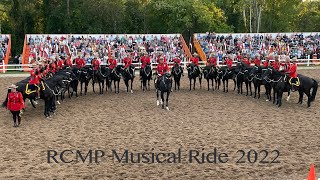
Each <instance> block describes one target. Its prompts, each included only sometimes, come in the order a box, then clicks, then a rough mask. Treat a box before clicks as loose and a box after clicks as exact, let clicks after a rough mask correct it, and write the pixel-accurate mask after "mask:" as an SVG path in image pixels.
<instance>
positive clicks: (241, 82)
mask: <svg viewBox="0 0 320 180" xmlns="http://www.w3.org/2000/svg"><path fill="white" fill-rule="evenodd" d="M242 86H243V81H242V80H241V81H240V88H241V89H240V91H241V94H242V93H243V89H242Z"/></svg>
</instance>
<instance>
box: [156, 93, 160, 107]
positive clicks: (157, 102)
mask: <svg viewBox="0 0 320 180" xmlns="http://www.w3.org/2000/svg"><path fill="white" fill-rule="evenodd" d="M156 93H157V106H159V104H160V103H159V90H158V89H156Z"/></svg>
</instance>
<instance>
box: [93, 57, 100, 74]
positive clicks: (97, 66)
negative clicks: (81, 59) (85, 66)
mask: <svg viewBox="0 0 320 180" xmlns="http://www.w3.org/2000/svg"><path fill="white" fill-rule="evenodd" d="M92 61H93V63H92V66H93V70H94V71H98V70H99V69H100V61H99V60H97V59H96V58H94V59H93V60H92Z"/></svg>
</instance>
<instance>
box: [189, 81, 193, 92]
mask: <svg viewBox="0 0 320 180" xmlns="http://www.w3.org/2000/svg"><path fill="white" fill-rule="evenodd" d="M191 80H192V78H189V82H190V83H189V85H190V89H189V91H191Z"/></svg>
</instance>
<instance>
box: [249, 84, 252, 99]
mask: <svg viewBox="0 0 320 180" xmlns="http://www.w3.org/2000/svg"><path fill="white" fill-rule="evenodd" d="M249 89H250V96H252V84H251V82H250V81H249Z"/></svg>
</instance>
